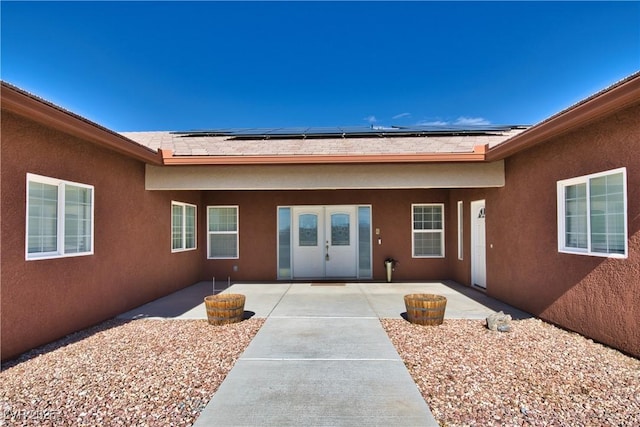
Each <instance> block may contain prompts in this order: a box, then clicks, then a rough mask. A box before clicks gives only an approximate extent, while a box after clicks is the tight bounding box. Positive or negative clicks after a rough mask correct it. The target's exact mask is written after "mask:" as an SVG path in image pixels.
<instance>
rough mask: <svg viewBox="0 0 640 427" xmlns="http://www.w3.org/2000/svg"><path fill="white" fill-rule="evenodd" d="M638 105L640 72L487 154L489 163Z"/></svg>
mask: <svg viewBox="0 0 640 427" xmlns="http://www.w3.org/2000/svg"><path fill="white" fill-rule="evenodd" d="M638 102H640V73H638V74H635V75H633V76H631V77H629V78H627V79H626V80H624V81H622V82H620V83H618V84H616V85H614V86H613V87H612V88H610V89H606V90H604V91H603V92H601V93H599V94H596V95H594V96H592V97H591V98H587V99H586V100H584V101H582V102H580V103H578V104H577V105H575V106H573V107H570V108H568V109H567V110H565V111H563V112H560V113H558V114H556V115H555V116H552V117H551V118H549V119H547V120H545V121H543V122H541V123H539V124H538V125H535V126H533V127H531V128H529V129H527V130H526V131H524V132H522V133H520V134H518V135H516V136H514V137H513V138H511V139H509V140H507V141H505V142H504V143H502V144H500V145H498V146H496V147H494V148H491V149H490V150H488V152H487V156H486V160H487V161H496V160H503V159H505V158H507V157H509V156H511V155H513V154H516V153H518V152H520V151H523V150H526V149H528V148H531V147H533V146H535V145H537V144H539V143H542V142H544V141H546V140H548V139H550V138H553V137H556V136H558V135H561V134H563V133H566V132H569V131H570V130H572V129H575V128H578V127H580V126H583V125H585V124H587V123H590V122H592V121H594V120H597V119H600V118H603V117H606V116H608V115H610V114H612V113H614V112H616V111H618V110H621V109H623V108H625V107H627V106H629V105H632V104H635V103H638Z"/></svg>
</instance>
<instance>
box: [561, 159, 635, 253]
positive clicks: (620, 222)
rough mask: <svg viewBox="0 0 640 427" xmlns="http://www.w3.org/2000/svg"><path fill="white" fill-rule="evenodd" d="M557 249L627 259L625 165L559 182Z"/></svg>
mask: <svg viewBox="0 0 640 427" xmlns="http://www.w3.org/2000/svg"><path fill="white" fill-rule="evenodd" d="M557 192H558V251H560V252H565V253H573V254H582V255H594V256H604V257H613V258H626V257H627V251H628V243H627V171H626V168H620V169H614V170H610V171H606V172H601V173H596V174H592V175H585V176H581V177H578V178H571V179H566V180H563V181H558V184H557Z"/></svg>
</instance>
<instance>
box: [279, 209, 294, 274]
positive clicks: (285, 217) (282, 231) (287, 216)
mask: <svg viewBox="0 0 640 427" xmlns="http://www.w3.org/2000/svg"><path fill="white" fill-rule="evenodd" d="M278 276H279V277H280V278H282V279H289V278H291V208H279V209H278Z"/></svg>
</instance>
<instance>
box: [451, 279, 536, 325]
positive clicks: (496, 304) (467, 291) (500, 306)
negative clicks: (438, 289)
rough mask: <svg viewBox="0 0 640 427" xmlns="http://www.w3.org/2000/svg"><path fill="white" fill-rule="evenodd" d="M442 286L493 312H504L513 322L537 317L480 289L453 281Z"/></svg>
mask: <svg viewBox="0 0 640 427" xmlns="http://www.w3.org/2000/svg"><path fill="white" fill-rule="evenodd" d="M442 284H443V285H445V286H446V287H448V288H450V289H452V290H454V291H456V292H458V293H459V294H462V295H464V296H465V297H467V298H469V299H472V300H473V301H475V302H477V303H478V304H481V305H483V306H485V307H487V308H489V309H491V310H493V311H496V312H498V311H502V312H504V314H509V315H511V318H512V319H513V320H522V319H530V318H533V317H535V316H534V315H532V314H530V313H527V312H525V311H522V310H520V309H517V308H515V307H513V306H510V305H509V304H507V303H504V302H502V301H499V300H497V299H495V298H492V297H490V296H488V295H487V294H485V293H484V292H483V291H481V290H479V289H476V288H471V287H468V286H463V285H461V284H459V283H457V282H454V281H453V280H445V281H442Z"/></svg>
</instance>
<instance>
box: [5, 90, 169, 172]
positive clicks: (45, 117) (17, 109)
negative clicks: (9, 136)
mask: <svg viewBox="0 0 640 427" xmlns="http://www.w3.org/2000/svg"><path fill="white" fill-rule="evenodd" d="M1 87H2V92H1V99H2V103H1V106H2V109H3V110H7V111H10V112H12V113H15V114H18V115H21V116H25V117H27V118H29V119H31V120H34V121H37V122H38V123H42V124H43V125H45V126H49V127H52V128H54V129H57V130H60V131H62V132H65V133H68V134H70V135H73V136H76V137H78V138H82V139H85V140H88V141H91V142H93V143H95V144H98V145H101V146H103V147H106V148H109V149H111V150H114V151H117V152H118V153H121V154H124V155H126V156H129V157H132V158H134V159H137V160H140V161H143V162H146V163H152V164H157V165H160V164H161V158H160V156H159V154H158V153H156V152H155V151H154V150H151V149H150V148H148V147H145V146H143V145H140V144H138V143H137V142H135V141H132V140H130V139H128V138H125V137H124V136H122V135H120V134H118V133H116V132H113V131H111V130H109V129H107V128H105V127H102V126H100V125H98V124H96V123H94V122H91V121H90V120H87V119H85V118H83V117H81V116H78V115H77V114H74V113H71V112H70V111H67V110H64V109H62V108H60V107H58V106H56V105H54V104H52V103H49V102H47V101H45V100H43V99H40V98H38V97H36V96H34V95H31V94H30V93H28V92H25V91H23V90H21V89H18V88H17V87H15V86H13V85H10V84H8V83H6V82H2V86H1Z"/></svg>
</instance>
